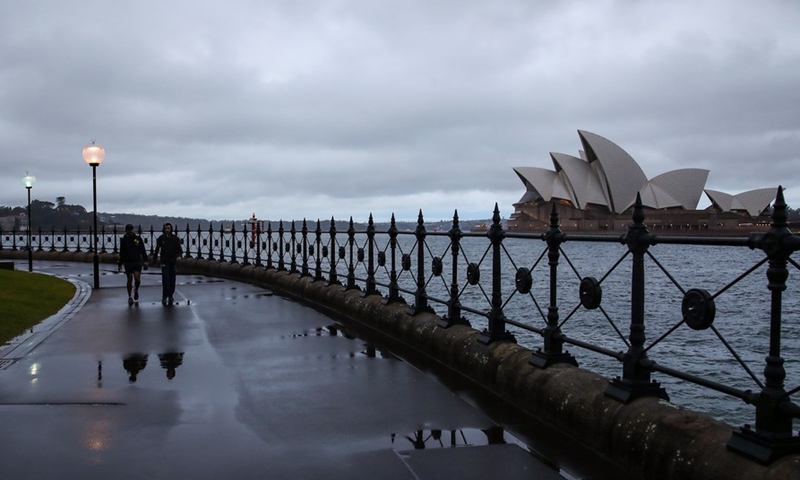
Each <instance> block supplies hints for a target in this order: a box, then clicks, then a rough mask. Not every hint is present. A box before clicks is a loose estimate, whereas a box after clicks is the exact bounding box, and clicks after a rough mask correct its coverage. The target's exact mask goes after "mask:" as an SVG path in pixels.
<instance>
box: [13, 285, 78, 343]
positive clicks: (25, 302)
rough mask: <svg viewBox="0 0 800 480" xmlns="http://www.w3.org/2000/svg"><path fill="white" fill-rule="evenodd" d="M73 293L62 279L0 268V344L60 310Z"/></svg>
mask: <svg viewBox="0 0 800 480" xmlns="http://www.w3.org/2000/svg"><path fill="white" fill-rule="evenodd" d="M73 295H75V286H73V285H72V284H71V283H69V282H68V281H66V280H63V279H60V278H57V277H53V276H50V275H42V274H40V273H30V272H23V271H19V270H2V269H0V345H5V344H6V343H8V341H9V340H11V339H13V338H15V337H17V336H19V335H21V334H23V333H25V332H26V331H28V330H30V329H31V328H33V326H35V325H36V324H38V323H39V322H41V321H42V320H44V319H46V318H47V317H49V316H51V315H53V314H54V313H56V312H58V311H59V310H61V308H62V307H63V306H64V305H66V303H67V302H68V301H69V300H70V299H71V298H72V296H73Z"/></svg>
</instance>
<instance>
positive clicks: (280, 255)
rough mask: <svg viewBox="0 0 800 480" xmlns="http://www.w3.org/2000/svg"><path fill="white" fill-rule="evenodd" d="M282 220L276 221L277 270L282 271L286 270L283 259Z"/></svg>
mask: <svg viewBox="0 0 800 480" xmlns="http://www.w3.org/2000/svg"><path fill="white" fill-rule="evenodd" d="M283 232H284V229H283V220H281V221H279V222H278V271H279V272H282V271H284V270H286V263H285V262H284V260H283V255H284V252H283V246H284V243H283Z"/></svg>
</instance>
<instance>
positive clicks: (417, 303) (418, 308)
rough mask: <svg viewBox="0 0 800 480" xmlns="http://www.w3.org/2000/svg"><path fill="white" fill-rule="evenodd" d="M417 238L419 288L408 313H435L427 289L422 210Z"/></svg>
mask: <svg viewBox="0 0 800 480" xmlns="http://www.w3.org/2000/svg"><path fill="white" fill-rule="evenodd" d="M414 236H415V237H416V239H417V289H416V290H415V291H414V305H412V306H411V307H409V309H408V314H409V315H416V314H418V313H422V312H430V313H433V309H432V308H431V307H430V305H428V292H426V291H425V237H426V236H428V233H427V232H426V231H425V220H423V218H422V210H420V211H419V215H418V216H417V228H416V229H415V230H414Z"/></svg>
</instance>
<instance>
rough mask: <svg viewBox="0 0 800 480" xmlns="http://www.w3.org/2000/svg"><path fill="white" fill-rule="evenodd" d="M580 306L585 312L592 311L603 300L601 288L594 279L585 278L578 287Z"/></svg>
mask: <svg viewBox="0 0 800 480" xmlns="http://www.w3.org/2000/svg"><path fill="white" fill-rule="evenodd" d="M580 299H581V305H583V307H584V308H586V309H587V310H594V309H596V308H597V307H599V306H600V302H601V301H602V300H603V287H601V286H600V282H598V281H597V279H596V278H594V277H585V278H584V279H583V280H581V285H580Z"/></svg>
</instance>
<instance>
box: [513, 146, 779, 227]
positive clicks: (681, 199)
mask: <svg viewBox="0 0 800 480" xmlns="http://www.w3.org/2000/svg"><path fill="white" fill-rule="evenodd" d="M578 136H579V138H580V141H581V145H582V147H583V148H582V150H580V152H579V155H580V156H578V157H575V156H572V155H567V154H564V153H550V157H551V159H552V161H553V170H548V169H545V168H538V167H516V168H514V172H516V174H517V175H518V176H519V178H520V180H522V182H523V183H524V184H525V188H526V191H525V194H524V195H523V196H522V198H521V199H520V200H519V201H518V202H517V203H515V204H514V209H515V211H514V213H513V214H512V215H511V217H510V218H509V220H508V228H509V230H519V231H541V230H546V229H547V228H549V225H550V213H551V212H552V210H553V206H554V205H555V207H556V211H557V212H558V214H559V219H560V223H561V228H562V230H578V231H593V230H623V229H625V228H627V226H628V225H630V223H631V212H632V207H633V205H634V203H635V202H636V197H637V194H638V195H639V196H640V197H641V199H642V205H643V206H644V208H645V216H646V219H645V223H646V225H647V227H648V229H650V230H651V231H659V230H661V231H671V232H680V231H683V232H684V233H688V231H700V230H711V231H720V232H724V231H738V230H740V229H746V230H752V229H753V228H754V227H756V226H758V225H763V224H766V223H768V222H769V209H770V204H771V203H772V201H773V200H774V199H775V195H776V193H777V190H778V188H777V186H776V187H768V188H760V189H756V190H750V191H747V192H742V193H739V194H736V195H732V194H728V193H724V192H719V191H715V190H708V189H706V188H705V185H706V180H707V179H708V174H709V171H708V170H704V169H700V168H684V169H679V170H672V171H668V172H665V173H662V174H660V175H657V176H655V177H653V178H651V179H648V178H647V176H646V175H645V173H644V172H643V171H642V169H641V167H640V166H639V164H638V163H636V161H635V160H634V159H633V158H632V157H631V156H630V155H629V154H628V153H627V152H626V151H625V150H623V149H622V148H620V147H619V146H618V145H616V144H615V143H613V142H611V141H610V140H608V139H606V138H603V137H601V136H600V135H597V134H594V133H590V132H586V131H583V130H578ZM703 193H705V194H706V196H707V197H708V200H709V201H710V202H711V205H710V206H709V207H708V208H705V209H703V210H698V209H697V206H698V204H699V202H700V199H701V196H702V195H703Z"/></svg>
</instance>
